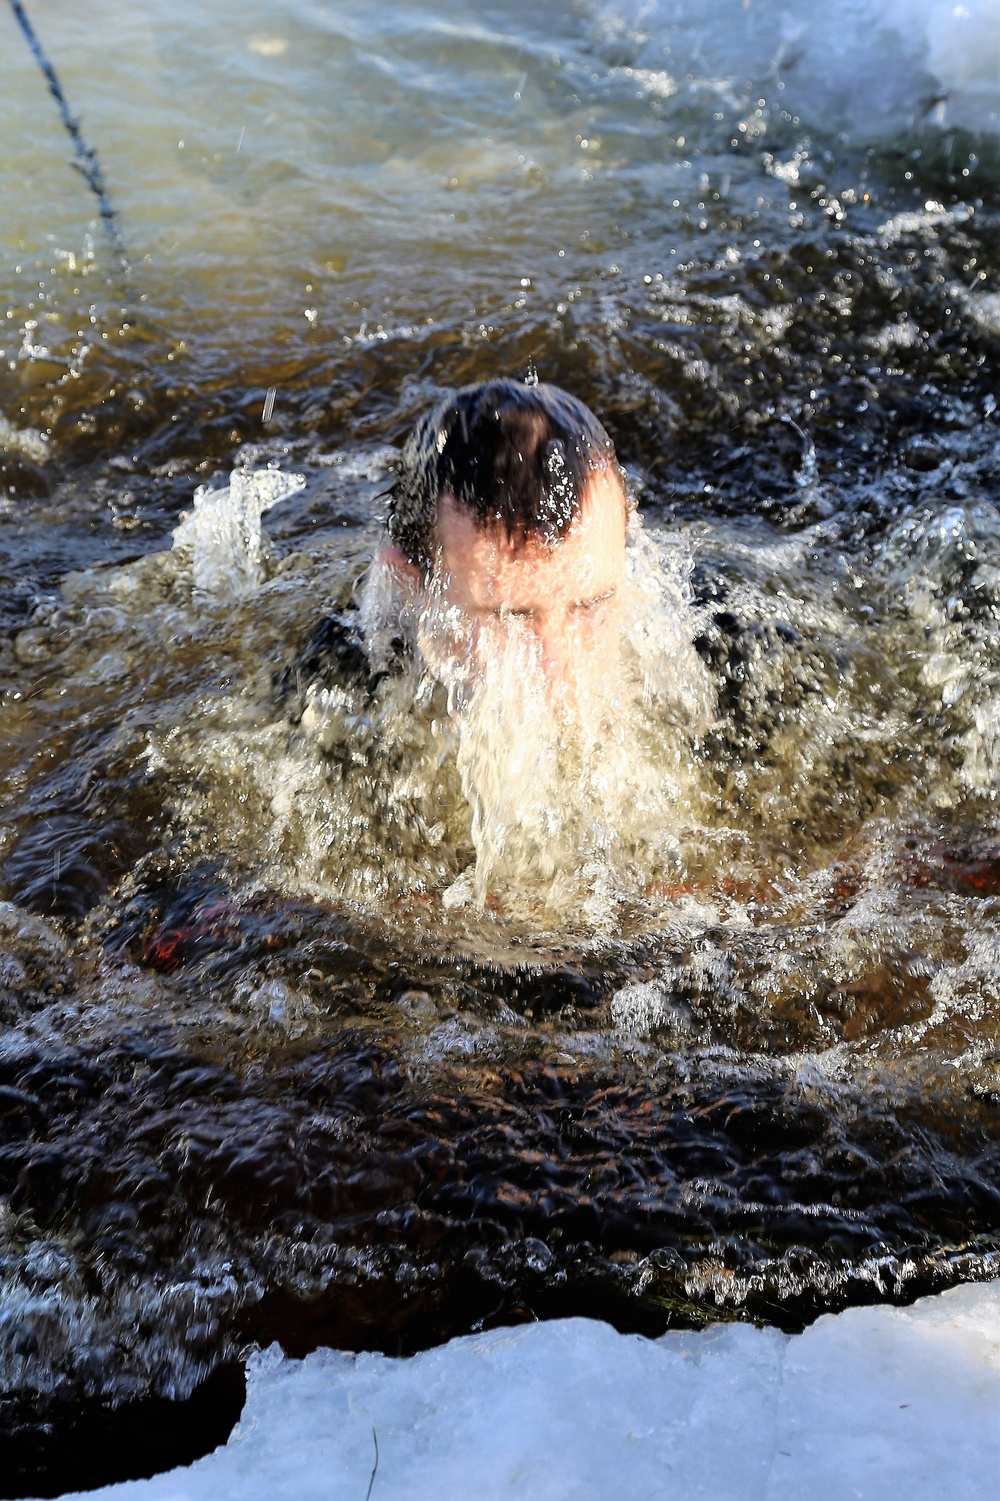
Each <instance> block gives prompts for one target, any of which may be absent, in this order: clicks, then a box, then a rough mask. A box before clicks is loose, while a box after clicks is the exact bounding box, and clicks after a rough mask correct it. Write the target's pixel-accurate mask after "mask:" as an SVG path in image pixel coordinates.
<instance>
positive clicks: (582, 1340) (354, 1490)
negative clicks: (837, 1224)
mask: <svg viewBox="0 0 1000 1501" xmlns="http://www.w3.org/2000/svg"><path fill="white" fill-rule="evenodd" d="M373 1433H374V1439H373ZM375 1440H377V1443H378V1468H377V1473H376V1475H375V1479H374V1483H373V1484H372V1487H371V1496H372V1501H430V1498H434V1501H469V1498H470V1497H473V1496H474V1497H477V1498H478V1501H491V1498H494V1497H496V1498H498V1501H499V1498H501V1497H510V1498H525V1501H529V1498H530V1501H549V1498H551V1501H556V1498H559V1501H564V1498H568V1497H573V1498H574V1501H613V1498H618V1497H637V1498H638V1497H647V1496H648V1497H654V1496H655V1497H663V1498H675V1501H687V1498H692V1501H693V1498H694V1497H697V1496H701V1497H710V1498H712V1501H778V1498H780V1501H798V1498H802V1501H806V1498H808V1501H844V1498H845V1497H848V1496H850V1497H855V1498H872V1501H875V1498H878V1501H885V1498H889V1501H897V1498H899V1501H902V1498H904V1497H905V1498H906V1501H942V1498H944V1497H951V1496H955V1497H958V1496H960V1497H961V1498H962V1501H993V1498H994V1497H995V1496H996V1493H997V1477H998V1475H1000V1283H990V1284H986V1285H982V1286H966V1287H960V1288H956V1289H954V1290H952V1291H951V1292H948V1293H944V1294H942V1295H941V1296H939V1297H932V1298H924V1299H923V1300H921V1301H920V1302H918V1303H916V1304H915V1305H914V1306H913V1307H912V1308H906V1309H898V1308H886V1307H882V1308H853V1309H849V1310H848V1311H847V1312H845V1313H841V1314H838V1315H836V1316H831V1315H827V1316H825V1317H823V1318H821V1319H819V1320H818V1321H817V1323H815V1324H814V1325H812V1327H811V1328H809V1329H807V1330H806V1331H805V1332H804V1333H803V1334H800V1335H793V1336H788V1335H784V1334H781V1333H779V1332H778V1331H777V1330H775V1329H755V1328H753V1327H751V1326H750V1325H746V1324H729V1325H716V1326H714V1327H713V1328H711V1329H709V1330H707V1331H705V1332H704V1333H700V1334H689V1333H683V1334H682V1333H669V1334H666V1335H664V1336H663V1338H662V1339H659V1340H647V1339H643V1338H641V1337H639V1336H637V1335H620V1334H617V1333H616V1332H615V1331H614V1330H613V1329H612V1328H610V1327H609V1326H608V1325H607V1324H602V1323H598V1322H596V1321H594V1320H589V1319H566V1320H559V1321H556V1322H552V1323H543V1324H533V1325H529V1326H527V1327H521V1328H518V1329H500V1330H495V1331H493V1332H491V1333H489V1334H481V1335H474V1336H470V1337H467V1338H464V1339H457V1340H453V1341H452V1342H451V1343H450V1344H448V1345H445V1346H443V1347H441V1348H439V1349H435V1350H428V1351H426V1352H425V1353H423V1354H421V1355H417V1356H415V1357H413V1358H412V1359H409V1360H394V1359H390V1358H387V1357H386V1356H382V1355H358V1356H353V1355H347V1354H341V1353H338V1352H335V1351H330V1350H319V1351H317V1352H316V1353H315V1354H314V1355H310V1356H308V1357H307V1358H306V1359H305V1360H303V1361H293V1360H286V1359H285V1358H284V1357H283V1356H282V1354H281V1352H280V1350H279V1349H278V1348H277V1346H272V1347H271V1349H269V1350H267V1351H264V1352H263V1353H262V1354H260V1355H258V1356H256V1357H255V1358H253V1359H252V1360H251V1363H250V1368H249V1381H248V1395H247V1403H246V1408H245V1410H244V1413H243V1417H242V1419H241V1421H240V1423H239V1425H238V1426H237V1428H236V1429H235V1430H234V1432H233V1435H232V1437H231V1438H230V1440H229V1442H228V1443H227V1444H226V1445H225V1446H224V1447H223V1448H221V1449H218V1450H216V1452H215V1453H214V1454H211V1455H209V1456H207V1457H206V1458H204V1459H202V1460H199V1461H198V1462H197V1463H196V1464H194V1465H191V1466H190V1467H189V1468H187V1469H182V1470H175V1471H173V1472H171V1473H170V1474H166V1475H160V1476H157V1477H155V1478H154V1479H153V1480H150V1481H145V1482H131V1483H128V1484H124V1485H119V1486H110V1487H108V1488H106V1489H105V1490H101V1491H94V1492H91V1493H90V1495H91V1496H92V1497H94V1498H95V1501H97V1498H101V1497H106V1498H108V1501H130V1498H134V1501H168V1498H169V1501H202V1498H204V1501H229V1498H232V1501H237V1498H238V1501H255V1498H257V1497H260V1498H265V1497H266V1498H267V1501H280V1498H283V1497H288V1498H294V1501H312V1498H316V1501H341V1498H343V1501H362V1498H363V1497H364V1496H365V1494H366V1491H367V1490H368V1486H369V1481H370V1478H371V1474H372V1469H373V1466H374V1462H375V1447H374V1445H375Z"/></svg>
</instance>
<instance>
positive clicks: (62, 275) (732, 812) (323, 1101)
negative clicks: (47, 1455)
mask: <svg viewBox="0 0 1000 1501" xmlns="http://www.w3.org/2000/svg"><path fill="white" fill-rule="evenodd" d="M806 9H807V8H804V7H797V6H795V5H793V4H789V5H788V6H786V7H784V8H783V9H782V10H781V12H780V14H779V12H778V10H777V9H776V8H774V7H766V6H763V5H758V4H757V3H756V0H755V4H754V5H753V6H752V7H749V8H744V7H742V6H741V5H732V6H730V5H727V4H723V3H722V0H720V3H719V4H718V5H716V6H715V7H714V8H712V9H711V11H710V13H709V12H705V13H704V14H703V13H701V12H700V13H699V16H698V18H697V19H696V20H691V19H690V18H689V17H688V16H687V15H686V14H685V13H684V12H683V8H681V7H672V6H660V7H642V8H639V7H632V8H629V7H624V6H602V7H597V6H583V7H567V8H565V9H563V8H560V7H551V8H543V9H542V10H539V8H538V7H537V6H536V7H525V8H521V7H510V6H506V7H503V8H502V13H501V11H491V12H481V11H477V12H476V14H475V16H473V15H472V13H471V12H469V11H467V10H466V9H465V8H463V7H462V6H461V5H458V4H456V5H455V6H450V7H447V8H446V9H445V10H440V11H429V10H427V9H426V8H424V7H421V6H419V5H417V4H397V5H393V6H391V7H388V8H386V7H382V8H381V9H380V10H379V12H378V14H377V15H373V14H371V13H370V12H369V11H367V10H366V11H363V12H362V11H360V10H358V11H355V10H352V9H351V8H345V7H337V9H336V12H333V11H330V10H328V9H327V8H325V7H314V6H309V5H305V4H303V3H295V4H292V5H289V6H287V7H285V8H284V9H283V10H281V11H279V12H275V11H274V9H273V7H268V8H267V10H266V12H265V11H264V10H259V9H258V8H256V7H255V6H253V5H250V6H246V5H244V6H241V7H238V8H229V7H226V6H224V5H221V4H220V5H213V6H212V7H210V8H209V10H208V11H207V12H206V11H205V10H204V8H194V7H188V6H186V5H181V6H179V7H174V8H173V9H172V11H171V14H170V17H169V18H165V17H164V18H160V17H158V16H156V15H153V14H151V13H150V12H149V10H148V9H147V10H146V11H142V12H140V11H135V10H128V9H126V8H124V7H122V6H120V5H119V4H117V3H112V0H103V3H101V4H99V5H98V6H97V7H96V8H94V7H89V8H88V12H87V16H86V18H83V17H82V16H81V17H76V16H75V15H64V14H63V12H62V10H61V9H60V10H59V13H58V25H56V19H57V18H56V10H55V8H53V7H51V6H47V5H46V4H44V3H41V0H39V3H38V4H37V5H36V6H35V7H34V8H33V14H34V16H35V19H36V22H37V25H38V27H39V30H40V32H41V33H42V34H43V35H44V36H45V38H46V40H47V41H48V42H50V44H51V49H52V52H53V56H54V58H55V61H56V62H57V64H58V65H59V67H60V70H61V72H62V74H63V76H64V82H65V85H66V88H67V92H68V94H69V95H70V97H71V99H72V101H73V104H74V107H75V108H76V109H77V110H78V111H79V113H80V115H81V118H82V120H83V122H84V124H85V126H86V128H87V132H88V135H89V137H90V138H91V139H93V140H94V141H95V142H96V143H97V144H98V145H99V147H100V150H101V154H102V158H103V160H104V163H105V168H106V175H107V178H108V181H109V185H110V188H111V191H112V194H113V197H114V199H115V203H116V207H117V209H118V211H119V215H120V217H121V221H122V224H123V230H124V233H125V238H126V242H127V248H128V251H129V256H130V260H131V266H132V269H131V271H130V272H129V273H128V275H127V276H126V277H125V278H124V279H121V278H120V277H119V272H118V270H117V265H116V264H113V263H112V258H111V257H110V255H109V251H108V249H107V247H106V246H105V245H104V244H103V243H102V242H101V240H100V237H99V236H98V235H97V234H96V230H95V229H94V227H93V226H92V225H90V223H89V220H90V217H91V216H92V214H93V205H92V204H90V203H88V202H87V198H86V191H85V187H84V185H82V184H77V183H76V181H75V179H74V177H73V175H72V174H70V173H68V172H65V171H64V170H63V168H62V165H61V164H62V162H63V160H64V157H65V154H66V147H65V145H64V142H63V140H62V139H60V137H59V135H58V129H57V122H55V121H54V118H53V112H52V110H51V107H50V103H51V102H50V101H49V100H48V98H47V96H46V95H45V93H44V89H43V87H42V85H41V83H40V81H39V79H38V77H37V76H36V74H35V72H33V70H32V69H33V65H32V64H31V61H30V58H28V57H26V56H25V55H24V54H23V52H22V51H19V50H18V48H19V43H17V35H16V33H14V32H13V31H10V35H8V30H9V28H10V20H9V17H8V16H7V12H6V11H4V12H3V13H2V16H0V85H2V87H3V89H4V97H5V99H10V100H11V101H12V105H11V107H12V108H16V110H17V118H18V122H19V127H21V126H23V129H22V130H21V133H20V134H19V136H18V138H17V140H16V142H15V143H14V145H13V146H12V148H11V150H10V151H9V152H8V153H6V154H5V156H4V161H3V164H2V165H0V189H2V191H3V197H4V202H5V205H6V206H7V207H6V208H5V215H4V223H3V225H2V226H0V238H2V242H3V244H4V246H5V247H6V251H7V253H6V254H5V256H4V258H3V267H2V269H0V301H2V304H3V306H4V310H5V312H6V319H5V320H4V325H3V328H4V329H6V330H9V332H2V331H0V333H2V336H0V349H2V350H3V358H2V363H0V525H2V528H3V530H2V539H3V544H4V553H3V558H2V561H0V612H2V613H0V689H2V712H3V725H4V730H5V735H4V737H3V741H2V745H0V766H2V793H0V882H2V889H0V896H2V897H3V898H4V901H3V903H2V904H0V935H2V938H3V953H2V958H0V965H2V968H0V1021H2V1023H3V1027H4V1031H3V1034H2V1042H0V1129H2V1133H3V1144H2V1147H0V1189H2V1192H3V1194H4V1196H5V1197H4V1200H3V1205H4V1207H3V1209H2V1210H0V1214H2V1218H0V1256H2V1275H3V1278H4V1293H3V1317H2V1321H0V1377H2V1382H3V1393H4V1395H3V1399H2V1400H3V1402H4V1403H6V1405H5V1406H4V1408H3V1413H4V1422H7V1423H8V1428H9V1431H10V1432H14V1430H15V1429H16V1428H17V1426H18V1424H25V1423H27V1424H29V1426H30V1422H34V1421H37V1420H38V1419H39V1414H41V1415H42V1416H44V1408H43V1407H42V1406H40V1405H39V1404H40V1402H41V1400H42V1398H43V1397H48V1398H51V1399H52V1400H53V1401H55V1400H56V1394H59V1398H60V1400H64V1401H66V1402H68V1403H70V1404H71V1405H72V1404H73V1403H77V1404H79V1403H82V1402H84V1401H85V1400H89V1399H91V1398H94V1399H96V1398H98V1397H100V1398H102V1399H107V1400H109V1401H118V1402H120V1401H123V1400H127V1399H131V1398H133V1397H137V1396H139V1395H141V1394H143V1393H146V1392H149V1391H155V1392H161V1393H164V1394H170V1395H184V1394H187V1393H188V1392H190V1391H191V1390H192V1389H193V1388H194V1387H195V1385H196V1383H197V1382H198V1381H199V1380H200V1379H201V1378H202V1377H203V1376H204V1375H205V1374H206V1373H207V1372H209V1371H210V1370H212V1369H214V1368H218V1367H219V1365H220V1363H221V1362H223V1361H226V1360H229V1359H231V1358H233V1357H234V1356H235V1354H236V1353H237V1352H238V1351H239V1349H240V1348H241V1347H242V1345H243V1343H244V1342H245V1341H247V1340H258V1341H262V1342H266V1341H267V1340H269V1339H271V1338H278V1339H280V1340H281V1341H282V1343H283V1344H285V1346H286V1347H287V1348H289V1349H291V1350H293V1351H298V1352H302V1351H304V1350H306V1349H308V1348H312V1347H314V1346H315V1345H316V1344H317V1343H319V1342H327V1343H333V1344H337V1345H341V1346H347V1345H354V1346H362V1345H364V1346H371V1347H377V1348H382V1349H386V1350H391V1351H392V1352H393V1353H395V1352H396V1350H397V1349H400V1348H401V1349H411V1348H415V1347H416V1346H419V1345H421V1344H427V1343H433V1342H434V1341H436V1340H439V1339H440V1338H441V1337H442V1336H444V1335H446V1334H449V1333H452V1332H461V1331H465V1330H468V1329H470V1328H472V1327H474V1326H475V1325H477V1324H479V1323H482V1322H483V1321H484V1320H485V1321H487V1322H488V1321H489V1320H491V1319H496V1320H503V1319H508V1320H509V1319H517V1318H521V1317H528V1316H529V1315H530V1314H531V1313H538V1314H546V1313H578V1312H583V1313H601V1314H603V1315H605V1316H608V1317H611V1318H613V1319H614V1320H615V1321H616V1322H617V1323H618V1325H619V1327H623V1328H627V1327H639V1328H643V1329H647V1330H649V1331H655V1330H658V1329H660V1328H663V1327H665V1326H666V1325H667V1324H668V1323H670V1322H682V1323H693V1322H697V1321H699V1320H700V1319H703V1318H705V1317H716V1316H718V1315H719V1314H720V1313H722V1314H725V1315H726V1316H732V1315H734V1314H735V1315H738V1316H747V1315H750V1316H754V1317H757V1318H762V1319H765V1320H770V1321H774V1322H778V1323H779V1324H782V1325H783V1326H785V1327H795V1326H796V1325H800V1324H801V1323H802V1322H804V1321H805V1320H807V1319H808V1318H810V1317H812V1315H813V1314H814V1313H815V1312H817V1311H818V1310H820V1309H824V1308H834V1307H838V1306H841V1305H842V1304H843V1302H845V1301H849V1300H852V1299H864V1298H869V1297H892V1298H906V1297H909V1296H911V1295H914V1294H916V1293H917V1292H919V1291H923V1290H927V1289H929V1288H932V1287H937V1286H944V1285H947V1284H949V1283H951V1282H953V1281H956V1280H962V1279H964V1278H978V1277H982V1276H986V1275H993V1274H995V1272H996V1269H997V1260H996V1258H997V1254H998V1247H1000V1241H998V1233H1000V1209H998V1204H1000V1199H998V1190H1000V1182H998V1172H997V1153H996V1138H997V1123H996V1109H997V1099H998V1097H1000V1073H998V1063H997V1060H998V1056H1000V1039H998V1036H997V1008H996V997H997V994H998V993H1000V932H998V926H997V922H998V913H1000V907H998V902H1000V826H998V813H997V787H998V771H1000V766H998V757H1000V719H998V709H997V689H998V675H1000V652H998V646H997V641H998V636H997V618H998V610H1000V517H998V512H997V508H996V496H997V483H998V477H1000V462H998V450H997V434H996V404H995V391H996V386H997V338H998V334H1000V317H998V314H997V307H996V293H995V292H994V291H993V287H994V286H995V285H996V278H997V273H998V270H1000V266H998V258H997V244H998V241H997V222H998V220H997V191H996V190H997V155H996V133H995V132H996V119H995V113H994V111H995V100H994V101H993V102H992V103H991V95H990V90H989V80H988V79H985V78H984V74H983V69H984V67H985V63H984V62H983V59H984V58H987V57H989V55H990V52H989V46H990V36H991V35H992V33H991V32H990V27H991V26H992V25H993V24H994V21H993V15H992V12H991V11H990V9H989V8H988V7H981V6H978V5H972V4H967V5H966V6H965V7H964V11H967V12H968V14H967V15H965V16H964V17H962V16H959V15H958V12H957V11H954V13H953V8H952V7H950V6H947V7H945V6H936V5H935V6H927V7H921V8H920V9H919V12H918V10H917V9H916V8H914V7H908V6H907V5H905V4H904V3H903V0H899V3H898V4H895V5H893V6H889V7H883V8H881V9H880V10H879V14H878V17H877V18H875V20H873V17H872V15H871V14H870V13H869V11H868V10H867V9H866V8H865V7H864V6H863V5H861V4H857V5H855V4H853V3H851V4H848V3H846V0H845V3H843V4H841V5H838V6H835V7H833V9H832V10H831V11H830V12H829V14H828V15H827V16H825V17H823V18H817V17H814V16H813V15H812V14H811V9H812V8H811V7H809V8H808V10H809V12H810V13H809V14H806ZM876 21H877V25H876V24H875V22H876ZM4 28H7V29H4ZM112 62H113V64H114V80H115V83H114V87H111V86H110V84H109V82H108V80H109V78H110V70H111V68H112ZM887 81H888V82H887ZM890 84H891V86H889V85H890ZM883 85H885V86H883ZM181 141H183V143H184V144H183V146H181V145H180V144H179V143H180V142H181ZM532 368H535V369H537V371H538V373H539V375H540V376H541V378H542V379H548V380H554V381H558V382H561V383H563V384H564V385H566V386H567V387H568V388H570V389H571V390H573V391H574V392H576V393H577V394H579V395H580V396H581V397H583V398H584V399H586V400H587V401H589V402H590V403H591V404H592V405H593V406H594V408H595V410H597V411H598V412H599V413H600V415H601V416H602V418H603V419H604V420H605V421H606V424H607V426H608V428H609V431H611V433H612V435H613V436H614V438H615V441H616V443H617V445H618V449H619V453H620V455H621V457H622V459H623V461H624V462H625V464H626V466H627V468H628V471H629V474H630V476H631V481H632V484H633V486H634V489H635V493H636V497H637V502H638V512H639V517H638V519H637V521H636V522H635V524H634V526H633V532H632V536H631V539H630V554H629V556H630V571H631V575H630V590H631V602H632V606H633V608H632V609H631V610H630V612H629V614H628V619H627V626H628V629H627V633H626V637H627V638H626V641H625V644H624V648H623V656H622V664H621V677H620V679H619V681H618V682H617V683H616V684H615V685H613V688H612V691H611V692H610V694H609V696H608V698H607V700H606V701H605V702H604V703H603V705H602V706H601V707H600V709H595V712H594V713H593V714H592V715H586V714H578V715H577V716H576V718H575V719H574V716H573V715H572V714H566V713H563V714H561V715H560V714H559V713H556V712H554V710H553V707H552V705H551V704H550V702H549V701H548V699H547V697H546V694H545V691H544V689H543V688H542V685H541V684H540V683H538V682H534V684H533V679H534V678H535V677H536V676H537V663H536V662H535V661H534V659H533V657H532V651H531V645H530V642H525V641H521V642H519V641H518V640H517V631H516V630H513V631H512V632H509V633H508V639H507V643H506V644H507V647H508V648H509V650H507V651H505V652H503V653H500V654H498V655H497V657H496V659H495V665H494V667H493V668H492V669H491V670H490V672H489V673H487V674H486V675H485V676H484V677H482V678H481V679H480V680H478V681H476V682H474V683H473V684H471V685H470V684H468V683H466V682H465V681H464V680H463V681H453V682H449V681H448V678H447V673H446V672H445V671H444V670H443V668H442V666H441V663H440V662H437V661H436V659H435V650H434V639H435V631H436V630H437V629H438V628H439V627H440V625H441V624H442V622H437V621H435V619H434V618H433V607H432V608H431V610H430V611H429V613H427V614H426V615H425V617H424V618H423V619H421V618H420V617H419V614H418V616H417V617H416V618H410V617H408V616H407V614H406V608H405V605H404V604H401V602H400V601H399V600H398V599H396V598H394V597H393V594H392V589H391V587H390V586H389V584H390V581H389V580H388V579H387V578H386V577H384V576H380V575H379V573H378V570H377V569H376V570H375V572H374V573H373V572H371V571H370V563H371V559H372V555H373V553H374V550H375V548H376V546H377V543H378V540H379V537H380V535H381V527H382V512H383V509H384V501H383V500H382V499H381V498H380V497H382V496H383V494H384V491H385V489H386V487H387V485H388V484H389V482H390V478H391V463H392V459H393V456H394V454H395V453H396V452H397V445H398V444H399V442H400V441H401V439H402V437H403V435H404V434H405V433H406V431H407V430H408V428H409V427H410V425H411V424H412V421H413V419H414V416H415V415H416V414H417V413H418V412H420V411H422V410H423V409H424V408H425V407H426V406H427V405H428V404H429V402H430V401H432V400H433V399H434V398H435V397H436V396H437V395H438V393H439V392H440V390H441V389H442V388H444V387H448V386H454V385H458V384H460V383H462V382H463V381H467V380H470V379H475V378H479V377H485V376H487V375H492V374H496V373H498V372H499V373H510V374H515V375H517V374H527V373H528V371H529V370H530V369H532ZM272 388H274V390H275V395H274V398H273V412H272V414H271V415H270V420H269V421H268V422H267V424H266V425H265V424H264V422H263V414H264V411H265V408H266V405H267V402H268V392H269V391H270V390H271V389H272ZM295 476H301V481H302V482H301V484H300V483H299V482H298V481H297V480H296V478H295ZM182 513H186V514H184V515H183V516H182ZM398 643H401V645H400V644H398ZM18 1404H21V1405H20V1406H19V1405H18ZM25 1404H27V1405H25ZM26 1414H27V1416H26ZM67 1483H68V1482H67Z"/></svg>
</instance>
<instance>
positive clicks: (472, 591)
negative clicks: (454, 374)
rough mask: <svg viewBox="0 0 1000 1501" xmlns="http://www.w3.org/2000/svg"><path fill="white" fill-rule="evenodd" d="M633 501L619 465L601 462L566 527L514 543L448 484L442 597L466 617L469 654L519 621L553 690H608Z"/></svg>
mask: <svg viewBox="0 0 1000 1501" xmlns="http://www.w3.org/2000/svg"><path fill="white" fill-rule="evenodd" d="M627 509H628V507H627V502H626V499H625V494H624V491H623V488H622V485H621V481H620V480H619V478H618V476H617V474H615V473H614V472H612V471H610V470H598V471H597V472H596V473H595V474H594V476H593V478H592V479H591V480H590V482H589V484H588V485H587V488H586V490H585V492H584V494H583V497H582V505H581V508H580V514H579V515H578V516H577V518H576V520H575V521H574V523H573V525H572V526H571V527H570V529H569V531H568V532H567V534H566V536H565V537H562V538H560V539H556V540H555V541H553V542H546V541H541V540H535V539H531V540H529V541H528V542H526V543H512V542H511V541H510V539H509V538H508V537H507V536H506V535H505V533H504V532H502V531H501V530H499V529H497V528H486V529H485V530H484V529H483V528H482V527H480V526H478V525H477V524H476V521H475V520H474V518H473V517H472V516H471V515H470V514H469V512H468V511H467V510H466V509H465V507H463V506H462V505H460V504H459V503H458V502H457V501H456V500H455V499H454V497H453V496H451V495H448V494H445V495H444V496H443V498H442V500H441V503H440V506H439V508H438V518H437V529H436V535H437V544H438V558H439V562H438V578H439V580H440V587H441V603H442V605H443V606H444V607H445V609H446V610H452V609H457V610H458V611H459V612H460V613H461V616H462V617H463V618H464V619H465V620H467V621H468V622H469V623H470V626H471V631H470V634H469V635H467V636H466V643H467V646H466V649H467V650H468V651H469V652H470V654H471V656H472V659H473V661H475V660H476V658H477V657H480V656H481V655H482V653H483V652H484V651H486V650H488V649H491V647H493V646H495V647H498V648H499V649H500V650H503V648H504V644H505V641H506V640H508V639H509V638H510V637H511V635H512V634H513V633H514V632H516V631H517V630H518V628H519V627H520V628H521V629H522V630H524V631H526V632H527V633H528V639H529V641H530V642H531V644H532V645H533V647H534V649H535V652H536V653H537V658H536V659H537V661H538V663H539V666H540V667H541V670H542V672H543V674H544V677H545V681H546V683H547V685H548V687H549V690H550V694H551V695H552V696H554V697H556V698H559V697H566V696H569V697H573V698H576V697H580V696H581V695H582V694H593V693H595V692H599V693H602V694H607V692H608V690H609V689H610V688H611V687H612V686H613V685H614V682H615V680H616V676H617V661H618V649H619V644H620V638H621V628H622V617H623V612H624V603H625V602H624V598H623V595H624V587H625V524H626V517H627Z"/></svg>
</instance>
